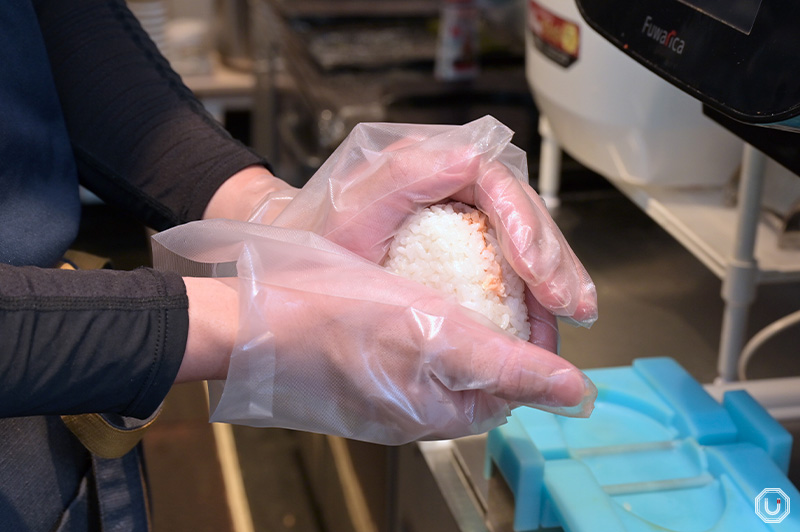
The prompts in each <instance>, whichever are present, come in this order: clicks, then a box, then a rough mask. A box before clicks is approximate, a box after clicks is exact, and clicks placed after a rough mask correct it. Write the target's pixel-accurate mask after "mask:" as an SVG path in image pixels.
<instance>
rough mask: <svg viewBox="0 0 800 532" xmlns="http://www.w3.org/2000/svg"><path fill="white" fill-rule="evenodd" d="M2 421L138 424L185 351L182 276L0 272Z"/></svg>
mask: <svg viewBox="0 0 800 532" xmlns="http://www.w3.org/2000/svg"><path fill="white" fill-rule="evenodd" d="M0 278H2V282H0V416H2V417H10V416H27V415H39V414H80V413H86V412H104V413H117V414H122V415H127V416H133V417H139V418H145V417H147V416H149V415H150V414H151V413H152V412H153V411H154V410H155V409H156V408H157V407H158V405H159V404H160V403H161V401H162V400H163V399H164V396H165V395H166V393H167V391H168V390H169V388H170V386H172V382H173V380H174V378H175V375H176V373H177V371H178V366H179V365H180V362H181V358H182V356H183V353H184V350H185V344H184V342H185V341H186V330H187V329H188V320H187V311H186V305H187V302H186V295H185V292H184V287H183V284H182V282H181V279H180V277H178V276H176V275H175V274H171V273H166V272H156V271H153V270H149V269H139V270H135V271H132V272H116V271H110V270H92V271H65V270H53V269H42V268H32V267H24V268H23V267H12V266H7V265H2V264H0Z"/></svg>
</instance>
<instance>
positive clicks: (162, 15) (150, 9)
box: [128, 0, 168, 55]
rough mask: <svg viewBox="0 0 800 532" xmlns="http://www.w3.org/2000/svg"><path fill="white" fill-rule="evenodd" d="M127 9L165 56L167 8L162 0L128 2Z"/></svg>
mask: <svg viewBox="0 0 800 532" xmlns="http://www.w3.org/2000/svg"><path fill="white" fill-rule="evenodd" d="M128 7H129V8H130V10H131V11H132V12H133V14H134V15H136V18H137V19H139V22H140V23H141V25H142V27H143V28H144V30H145V31H146V32H147V34H148V35H150V38H151V39H152V40H153V42H154V43H156V46H158V49H159V50H160V51H161V53H162V54H164V55H166V54H167V48H168V45H167V42H168V41H167V18H168V17H167V7H166V4H165V2H164V1H163V0H128Z"/></svg>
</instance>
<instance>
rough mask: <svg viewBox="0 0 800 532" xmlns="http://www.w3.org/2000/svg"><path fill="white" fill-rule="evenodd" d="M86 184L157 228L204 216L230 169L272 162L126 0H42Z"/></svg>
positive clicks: (40, 7) (39, 4) (61, 94)
mask: <svg viewBox="0 0 800 532" xmlns="http://www.w3.org/2000/svg"><path fill="white" fill-rule="evenodd" d="M36 10H37V15H38V17H39V23H40V26H41V28H42V33H43V36H44V38H45V43H46V46H47V51H48V55H49V56H50V62H51V65H52V72H53V77H54V81H55V84H56V87H57V90H58V94H59V98H60V100H61V105H62V109H63V113H64V117H65V120H66V124H67V128H68V131H69V135H70V139H71V141H72V145H73V151H74V153H75V157H76V161H77V164H78V171H79V174H80V178H81V182H82V184H83V185H84V186H86V187H87V188H89V189H90V190H92V191H93V192H95V193H96V194H97V195H98V196H100V197H101V198H102V199H103V200H104V201H106V202H107V203H109V204H111V205H116V206H120V207H123V208H125V209H126V210H128V211H130V212H132V213H133V214H134V215H135V216H136V217H137V218H139V219H140V220H142V221H143V222H144V223H145V224H147V225H148V226H150V227H153V228H155V229H158V230H163V229H166V228H168V227H171V226H174V225H177V224H180V223H184V222H187V221H192V220H197V219H200V218H201V217H203V214H204V211H205V209H206V207H207V205H209V202H210V201H211V198H212V197H213V196H214V194H215V193H216V192H217V190H218V189H219V188H220V186H221V185H222V184H223V183H224V182H226V181H227V180H228V179H229V178H230V177H231V176H233V175H235V174H237V173H238V172H241V171H242V170H245V169H247V168H248V167H250V168H251V170H249V171H252V169H253V167H257V169H258V170H260V171H261V173H262V174H263V173H265V170H264V168H265V166H266V162H265V161H264V160H263V158H261V157H260V156H258V155H257V154H255V153H253V152H252V151H250V150H249V149H248V148H246V147H245V146H243V145H242V144H241V143H239V142H237V141H235V140H234V139H232V138H231V137H230V135H229V134H228V133H227V132H226V131H225V130H224V129H223V128H222V127H221V126H220V125H219V124H218V123H216V122H215V121H214V120H213V118H211V116H210V115H208V113H206V112H205V110H204V109H203V107H202V105H201V104H200V102H198V101H197V99H195V98H194V96H193V95H192V93H191V91H190V90H189V89H188V88H187V87H186V86H185V85H184V84H183V83H182V81H181V79H180V77H179V76H178V75H177V74H176V73H175V72H173V71H172V70H171V69H170V67H169V64H168V63H167V61H166V60H165V59H164V58H163V57H162V56H161V55H160V54H159V52H158V50H157V48H156V47H155V45H154V44H153V43H152V42H151V41H150V39H149V37H148V36H147V34H146V33H145V32H144V30H142V28H141V27H140V25H139V23H138V21H137V20H136V18H135V17H134V16H133V15H132V14H131V13H130V11H129V10H128V9H127V7H126V5H125V2H124V1H123V0H84V1H81V2H62V1H59V0H38V1H37V2H36Z"/></svg>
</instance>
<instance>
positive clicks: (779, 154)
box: [703, 105, 800, 175]
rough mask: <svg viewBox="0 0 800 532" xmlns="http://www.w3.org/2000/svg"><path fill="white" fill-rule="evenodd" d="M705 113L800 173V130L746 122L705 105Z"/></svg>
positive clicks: (777, 160) (788, 167)
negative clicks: (787, 129)
mask: <svg viewBox="0 0 800 532" xmlns="http://www.w3.org/2000/svg"><path fill="white" fill-rule="evenodd" d="M703 114H705V115H706V116H708V117H709V118H711V119H712V120H714V121H715V122H717V123H718V124H720V125H721V126H723V127H725V128H726V129H727V130H728V131H730V132H731V133H733V134H734V135H736V136H737V137H739V138H741V139H742V140H744V141H745V142H747V143H748V144H751V145H752V146H754V147H756V148H757V149H759V150H761V151H762V152H764V153H765V154H767V155H768V156H769V157H771V158H772V159H774V160H775V161H776V162H778V163H780V164H782V165H783V166H785V167H786V168H787V169H789V170H791V171H792V172H794V173H795V174H798V175H800V132H794V131H785V130H782V129H775V128H771V127H764V126H756V125H752V124H745V123H743V122H739V121H737V120H733V119H732V118H730V117H728V116H726V115H724V114H722V113H720V112H719V111H716V110H714V109H711V108H710V107H707V106H705V105H704V106H703Z"/></svg>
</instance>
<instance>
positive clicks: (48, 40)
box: [0, 0, 263, 417]
mask: <svg viewBox="0 0 800 532" xmlns="http://www.w3.org/2000/svg"><path fill="white" fill-rule="evenodd" d="M35 8H36V15H37V17H38V22H39V26H40V28H41V32H42V36H43V40H44V44H45V46H46V50H47V55H48V56H49V62H50V71H51V72H52V78H53V81H54V84H55V87H56V90H57V93H58V99H59V101H60V106H61V109H62V111H63V117H64V123H65V124H66V130H67V132H68V135H69V141H70V143H71V147H72V151H73V153H74V160H75V164H76V166H77V173H78V176H79V178H80V182H81V183H82V184H83V185H84V186H86V187H87V188H89V189H90V190H92V191H93V192H94V193H96V194H97V195H98V196H100V197H101V198H102V199H103V200H105V201H106V202H107V203H109V204H111V205H115V206H119V207H120V208H123V209H126V210H128V211H130V212H132V213H133V214H134V215H136V216H137V217H138V218H139V219H140V220H142V221H143V222H144V223H146V224H147V225H149V226H150V227H153V228H156V229H165V228H168V227H171V226H173V225H176V224H179V223H183V222H186V221H190V220H195V219H198V218H200V217H201V215H202V213H203V210H204V209H205V207H206V205H207V203H208V201H209V200H210V198H211V196H212V195H213V194H214V192H215V191H216V190H217V188H218V187H219V186H220V184H221V183H222V182H223V181H224V180H225V179H226V178H228V177H229V176H231V175H232V174H233V173H235V172H236V171H238V170H241V169H242V168H244V167H246V166H250V165H253V164H263V161H262V160H261V158H260V157H258V156H257V155H255V154H254V153H252V152H251V151H250V150H248V149H246V148H245V147H244V146H242V145H240V144H239V143H238V142H236V141H234V140H233V139H231V137H230V136H229V135H228V133H227V132H225V131H224V129H222V128H221V127H220V126H219V125H218V124H216V123H215V122H214V121H213V119H212V118H210V116H209V115H208V114H207V113H206V112H205V111H204V110H203V108H202V106H201V105H200V104H199V103H198V102H197V100H195V99H194V97H193V96H192V94H191V92H190V91H189V90H188V89H187V88H186V87H185V86H184V85H183V83H182V82H181V80H180V78H179V77H178V76H177V75H176V74H175V73H174V72H173V71H172V70H170V68H169V65H168V64H167V62H166V61H165V60H164V59H163V57H161V55H160V54H159V53H158V50H157V49H156V47H155V45H154V44H153V43H152V42H151V41H150V40H149V39H148V38H147V36H146V34H145V33H144V32H143V31H142V29H141V27H140V26H139V24H138V22H137V21H136V19H135V18H134V17H133V15H131V13H130V11H128V10H127V8H126V7H125V4H124V2H122V1H113V0H112V1H109V0H83V1H64V0H39V1H37V2H36V3H35ZM29 31H37V28H29ZM23 60H26V61H27V60H29V59H28V58H27V57H24V58H23ZM30 66H31V67H35V65H30ZM1 68H2V66H0V69H1ZM2 79H3V77H2V76H0V85H2V84H3V81H2ZM0 94H2V93H0ZM36 103H39V102H36ZM36 126H37V124H32V125H31V126H30V127H36ZM24 148H25V147H24V146H23V149H24ZM30 149H41V148H38V147H35V146H31V147H30ZM20 156H22V154H20ZM4 177H5V176H4V174H3V168H2V164H0V185H2V183H3V180H4ZM57 177H58V176H56V178H57ZM68 177H69V176H65V179H66V178H68ZM48 178H50V179H53V176H48ZM21 186H23V187H24V186H25V183H24V182H23V183H22V184H21ZM26 199H27V200H28V201H26V202H24V203H23V204H22V205H20V206H19V207H18V209H19V210H23V211H25V212H28V213H30V212H31V211H34V212H36V211H37V209H38V213H36V214H37V216H38V217H40V218H47V217H48V216H50V212H49V209H48V204H47V203H46V202H42V201H40V200H39V199H38V198H36V197H28V198H26ZM56 199H57V200H58V198H56ZM57 223H61V224H63V225H69V224H73V225H74V224H75V223H76V220H69V219H63V220H61V221H57ZM45 236H46V235H45ZM36 237H37V235H35V234H34V235H30V236H29V239H28V240H29V241H33V242H32V243H33V245H35V239H36ZM67 243H68V242H67ZM2 245H3V243H1V242H0V246H2ZM51 247H52V246H51ZM55 251H56V253H63V251H64V249H56V250H55ZM13 252H14V250H13V249H11V250H8V253H12V254H13ZM48 255H49V256H51V257H52V256H54V254H53V253H52V252H50V253H48ZM55 256H57V254H56V255H55ZM6 262H11V261H6ZM0 268H1V269H0V280H1V281H0V416H17V415H31V414H49V413H59V414H62V413H71V412H81V411H100V412H116V413H121V414H126V415H134V416H140V417H146V416H147V415H149V413H150V412H152V410H153V409H154V408H155V407H156V406H157V405H158V404H159V403H160V401H161V400H162V399H163V396H164V395H165V394H166V392H167V390H168V389H169V386H170V385H171V382H172V380H173V379H174V375H175V373H176V372H177V368H178V365H179V364H180V361H181V357H182V354H183V348H184V345H185V338H186V334H187V328H188V318H187V310H186V308H187V302H186V298H185V290H184V289H183V285H182V283H181V282H180V280H179V279H177V278H176V277H175V276H174V275H170V274H166V273H162V272H154V271H151V270H142V271H134V272H105V271H98V272H80V273H74V272H62V271H54V270H38V269H34V268H13V267H10V266H0ZM123 339H124V341H122V340H123ZM125 383H130V384H129V385H123V384H125Z"/></svg>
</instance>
